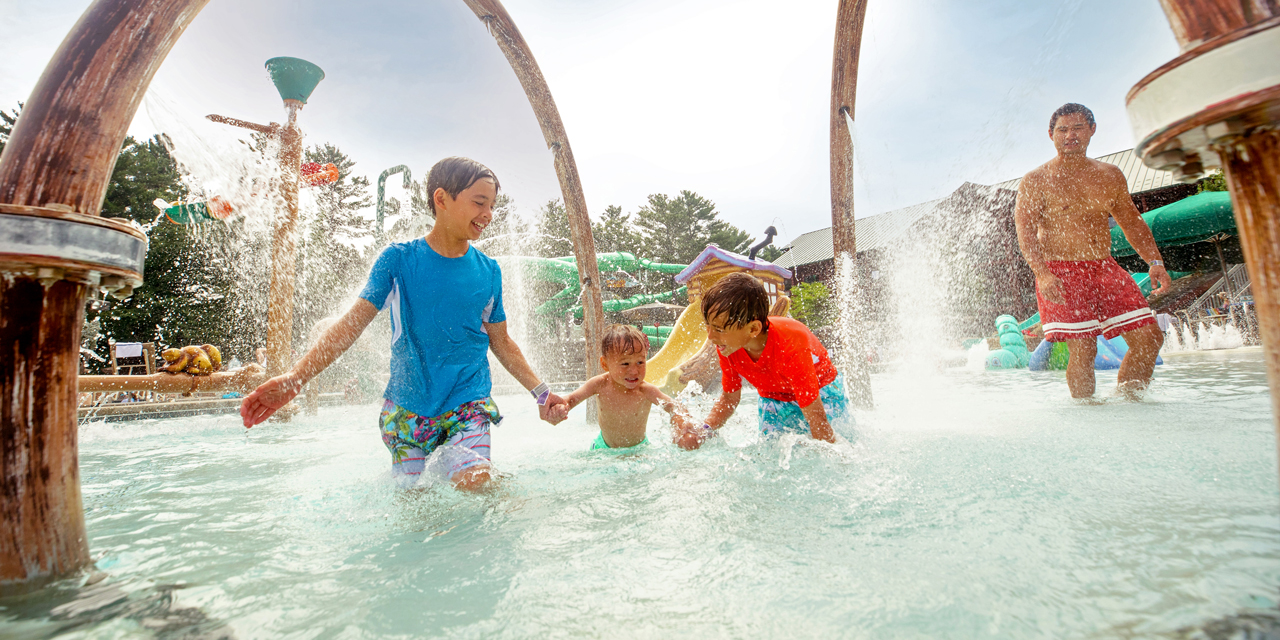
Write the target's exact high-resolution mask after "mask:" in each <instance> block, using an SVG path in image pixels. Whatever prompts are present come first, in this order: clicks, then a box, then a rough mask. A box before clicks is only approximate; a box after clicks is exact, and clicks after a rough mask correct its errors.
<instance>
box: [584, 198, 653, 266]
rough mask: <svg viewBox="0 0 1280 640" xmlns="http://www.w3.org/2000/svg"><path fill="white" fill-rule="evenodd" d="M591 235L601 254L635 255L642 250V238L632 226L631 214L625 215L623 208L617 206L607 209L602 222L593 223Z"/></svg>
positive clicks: (601, 218)
mask: <svg viewBox="0 0 1280 640" xmlns="http://www.w3.org/2000/svg"><path fill="white" fill-rule="evenodd" d="M591 235H592V237H594V238H595V242H596V251H599V252H600V253H611V252H614V251H626V252H629V253H633V254H634V253H637V252H638V251H639V250H640V236H639V235H638V234H637V233H636V230H635V227H634V225H632V224H631V216H630V214H626V213H623V212H622V207H619V206H617V205H609V206H608V207H605V209H604V214H603V215H601V216H600V221H599V222H595V223H592V225H591ZM640 257H642V258H643V257H647V256H640Z"/></svg>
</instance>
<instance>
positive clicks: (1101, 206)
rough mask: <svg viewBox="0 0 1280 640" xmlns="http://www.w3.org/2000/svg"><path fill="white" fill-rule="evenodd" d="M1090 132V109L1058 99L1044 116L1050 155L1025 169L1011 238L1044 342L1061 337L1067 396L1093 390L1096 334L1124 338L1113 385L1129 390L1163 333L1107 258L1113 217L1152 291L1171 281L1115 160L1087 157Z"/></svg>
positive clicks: (1136, 387) (1141, 382) (1134, 390)
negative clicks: (1031, 281) (1145, 269)
mask: <svg viewBox="0 0 1280 640" xmlns="http://www.w3.org/2000/svg"><path fill="white" fill-rule="evenodd" d="M1096 131H1097V125H1096V124H1095V123H1094V120H1093V112H1092V111H1089V109H1088V108H1086V107H1085V106H1084V105H1080V104H1074V103H1070V104H1065V105H1063V106H1061V107H1059V108H1058V110H1057V111H1054V112H1053V116H1052V117H1051V118H1050V119H1049V138H1050V139H1052V140H1053V146H1054V147H1056V148H1057V150H1058V157H1056V158H1054V159H1052V160H1050V161H1048V162H1046V163H1045V164H1043V165H1041V166H1039V167H1037V168H1036V169H1034V170H1033V171H1031V173H1028V174H1027V175H1026V176H1025V177H1024V178H1023V179H1022V184H1021V185H1020V186H1019V187H1018V204H1017V206H1016V208H1015V209H1014V220H1015V222H1016V223H1017V226H1018V245H1019V246H1020V247H1021V248H1022V255H1023V257H1025V258H1026V260H1027V264H1028V265H1029V266H1030V267H1031V271H1032V272H1033V273H1035V276H1036V301H1037V302H1038V303H1039V306H1040V321H1041V322H1042V323H1043V326H1044V337H1045V340H1048V341H1050V342H1064V341H1065V342H1066V343H1067V349H1068V350H1069V351H1070V353H1071V361H1070V364H1068V365H1067V386H1068V387H1069V388H1070V389H1071V395H1072V397H1075V398H1088V397H1091V396H1092V395H1093V392H1094V388H1095V383H1094V378H1093V361H1094V357H1095V356H1096V355H1097V352H1098V344H1097V336H1098V335H1099V334H1101V335H1102V336H1103V337H1104V338H1107V339H1110V338H1113V337H1115V336H1117V335H1121V336H1124V340H1125V342H1126V343H1127V344H1128V345H1129V353H1128V354H1126V355H1125V357H1124V362H1122V363H1121V364H1120V374H1119V378H1118V379H1117V384H1118V389H1119V390H1120V391H1121V392H1122V393H1124V394H1125V395H1127V396H1129V397H1134V396H1135V395H1136V394H1138V393H1139V392H1141V391H1142V390H1143V389H1146V388H1147V385H1149V384H1150V383H1151V372H1152V370H1153V369H1154V368H1155V364H1156V356H1157V355H1158V354H1159V352H1160V346H1161V345H1162V344H1163V343H1164V334H1162V333H1161V332H1160V328H1159V326H1157V325H1156V319H1155V316H1154V315H1152V313H1151V309H1150V308H1148V307H1147V300H1146V298H1144V297H1143V295H1142V291H1141V290H1140V289H1138V285H1137V284H1135V283H1134V281H1133V278H1132V277H1131V276H1130V275H1129V273H1128V272H1126V271H1125V270H1124V269H1123V268H1121V267H1120V265H1119V264H1116V261H1115V260H1114V259H1112V258H1111V229H1110V227H1109V225H1108V223H1107V218H1108V217H1111V218H1115V220H1116V224H1118V225H1120V229H1121V230H1123V231H1124V237H1125V238H1126V239H1127V240H1128V241H1129V244H1131V245H1133V248H1134V249H1136V250H1137V251H1138V255H1139V256H1141V257H1142V259H1143V260H1146V261H1147V264H1149V265H1150V275H1151V281H1152V282H1154V283H1155V288H1154V290H1153V291H1152V293H1156V292H1159V291H1162V290H1163V289H1164V288H1165V287H1168V286H1169V285H1170V284H1171V282H1170V280H1169V273H1168V271H1166V270H1165V268H1164V263H1163V262H1162V261H1161V260H1160V250H1159V249H1158V248H1156V241H1155V238H1154V237H1152V235H1151V228H1150V227H1148V226H1147V223H1146V221H1144V220H1143V219H1142V216H1141V215H1140V214H1139V213H1138V209H1137V207H1135V206H1133V200H1132V198H1130V197H1129V189H1128V183H1127V181H1126V180H1125V177H1124V174H1123V173H1122V172H1121V171H1120V168H1119V167H1116V166H1115V165H1110V164H1107V163H1105V162H1099V161H1097V160H1092V159H1090V158H1089V157H1088V156H1086V155H1085V151H1086V150H1087V149H1088V148H1089V139H1090V138H1092V137H1093V134H1094V132H1096Z"/></svg>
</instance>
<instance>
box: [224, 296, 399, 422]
mask: <svg viewBox="0 0 1280 640" xmlns="http://www.w3.org/2000/svg"><path fill="white" fill-rule="evenodd" d="M377 315H378V308H377V307H375V306H373V305H372V304H371V303H370V302H369V301H368V300H365V299H364V298H359V299H357V300H356V303H355V304H353V305H351V308H350V309H349V310H347V312H346V313H345V314H343V316H342V317H341V318H339V319H338V321H337V322H335V323H333V326H331V327H329V328H328V330H326V331H325V332H324V334H322V335H321V336H320V339H319V340H317V341H316V345H315V346H314V347H311V348H310V349H308V350H307V352H306V353H305V354H303V355H302V358H301V359H300V360H298V362H296V363H295V364H294V365H293V367H292V368H291V369H289V371H287V372H285V373H284V374H282V375H278V376H276V377H274V378H272V379H270V380H267V381H266V382H264V383H262V384H261V385H259V386H258V388H257V389H254V390H253V393H250V394H249V395H248V396H247V397H245V399H244V402H241V403H240V417H241V419H242V420H243V421H244V426H245V427H252V426H253V425H255V424H258V423H260V422H262V421H264V420H266V419H267V418H270V417H271V414H273V413H275V412H276V410H277V409H279V408H280V407H283V406H284V405H286V404H288V403H289V401H290V400H293V399H294V397H296V396H297V395H298V392H299V391H301V390H302V385H304V384H306V383H307V382H308V381H309V380H311V379H312V378H314V377H316V376H317V375H319V374H320V372H321V371H324V370H325V368H326V367H328V366H329V365H331V364H333V361H334V360H337V359H338V356H340V355H342V354H343V353H344V352H345V351H346V350H347V349H350V348H351V345H352V344H354V343H355V341H356V338H359V337H360V334H361V333H364V330H365V327H368V326H369V323H370V322H373V319H374V317H376V316H377Z"/></svg>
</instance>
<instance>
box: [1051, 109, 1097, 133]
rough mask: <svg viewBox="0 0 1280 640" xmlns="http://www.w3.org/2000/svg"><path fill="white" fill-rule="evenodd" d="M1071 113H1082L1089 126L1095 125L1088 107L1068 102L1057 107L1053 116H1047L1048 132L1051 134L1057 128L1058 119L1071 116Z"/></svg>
mask: <svg viewBox="0 0 1280 640" xmlns="http://www.w3.org/2000/svg"><path fill="white" fill-rule="evenodd" d="M1073 113H1083V114H1084V119H1085V121H1087V122H1088V123H1089V124H1090V125H1094V124H1097V123H1096V122H1094V120H1093V112H1092V111H1090V110H1089V107H1086V106H1084V105H1082V104H1077V103H1075V102H1068V103H1066V104H1064V105H1062V106H1061V107H1058V110H1057V111H1054V112H1053V115H1051V116H1049V131H1050V132H1052V131H1053V128H1054V127H1056V126H1058V118H1061V117H1062V116H1066V115H1071V114H1073Z"/></svg>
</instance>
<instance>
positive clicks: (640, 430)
mask: <svg viewBox="0 0 1280 640" xmlns="http://www.w3.org/2000/svg"><path fill="white" fill-rule="evenodd" d="M600 353H601V354H602V355H601V356H600V367H601V368H602V369H604V373H602V374H600V375H598V376H596V377H594V378H592V379H590V380H588V381H587V382H586V384H583V385H582V386H581V387H579V388H578V390H577V391H574V392H573V393H571V394H569V395H568V396H567V397H566V398H565V401H566V402H567V405H561V407H560V412H561V415H559V416H557V417H559V418H560V419H563V418H564V417H565V416H567V415H568V412H569V410H570V409H572V408H573V407H576V406H578V405H579V404H581V403H582V401H584V400H586V399H587V398H590V397H591V396H596V397H597V398H599V399H600V400H599V402H600V416H599V418H600V435H598V436H596V441H595V443H594V444H593V445H592V446H591V448H592V449H628V448H631V447H638V446H640V445H643V444H647V443H648V442H649V439H648V437H647V433H646V425H647V423H648V421H649V408H650V407H652V406H653V405H655V404H656V405H658V406H660V407H662V409H663V411H666V412H667V413H670V414H672V415H671V419H672V423H673V424H675V425H676V429H677V431H680V430H687V429H689V428H690V427H692V426H693V424H692V418H690V417H689V412H688V411H687V410H685V409H684V407H681V406H680V405H679V404H677V403H676V402H675V401H674V400H672V399H671V398H669V397H667V394H665V393H663V392H662V390H661V389H658V388H657V387H655V386H653V385H652V384H649V383H648V382H645V381H644V374H645V361H646V360H647V358H648V354H649V338H648V337H647V336H645V335H644V333H642V332H641V331H640V330H639V329H636V328H635V327H633V326H631V325H625V324H615V325H610V326H609V327H608V328H606V329H605V330H604V335H603V336H602V337H601V338H600Z"/></svg>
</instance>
